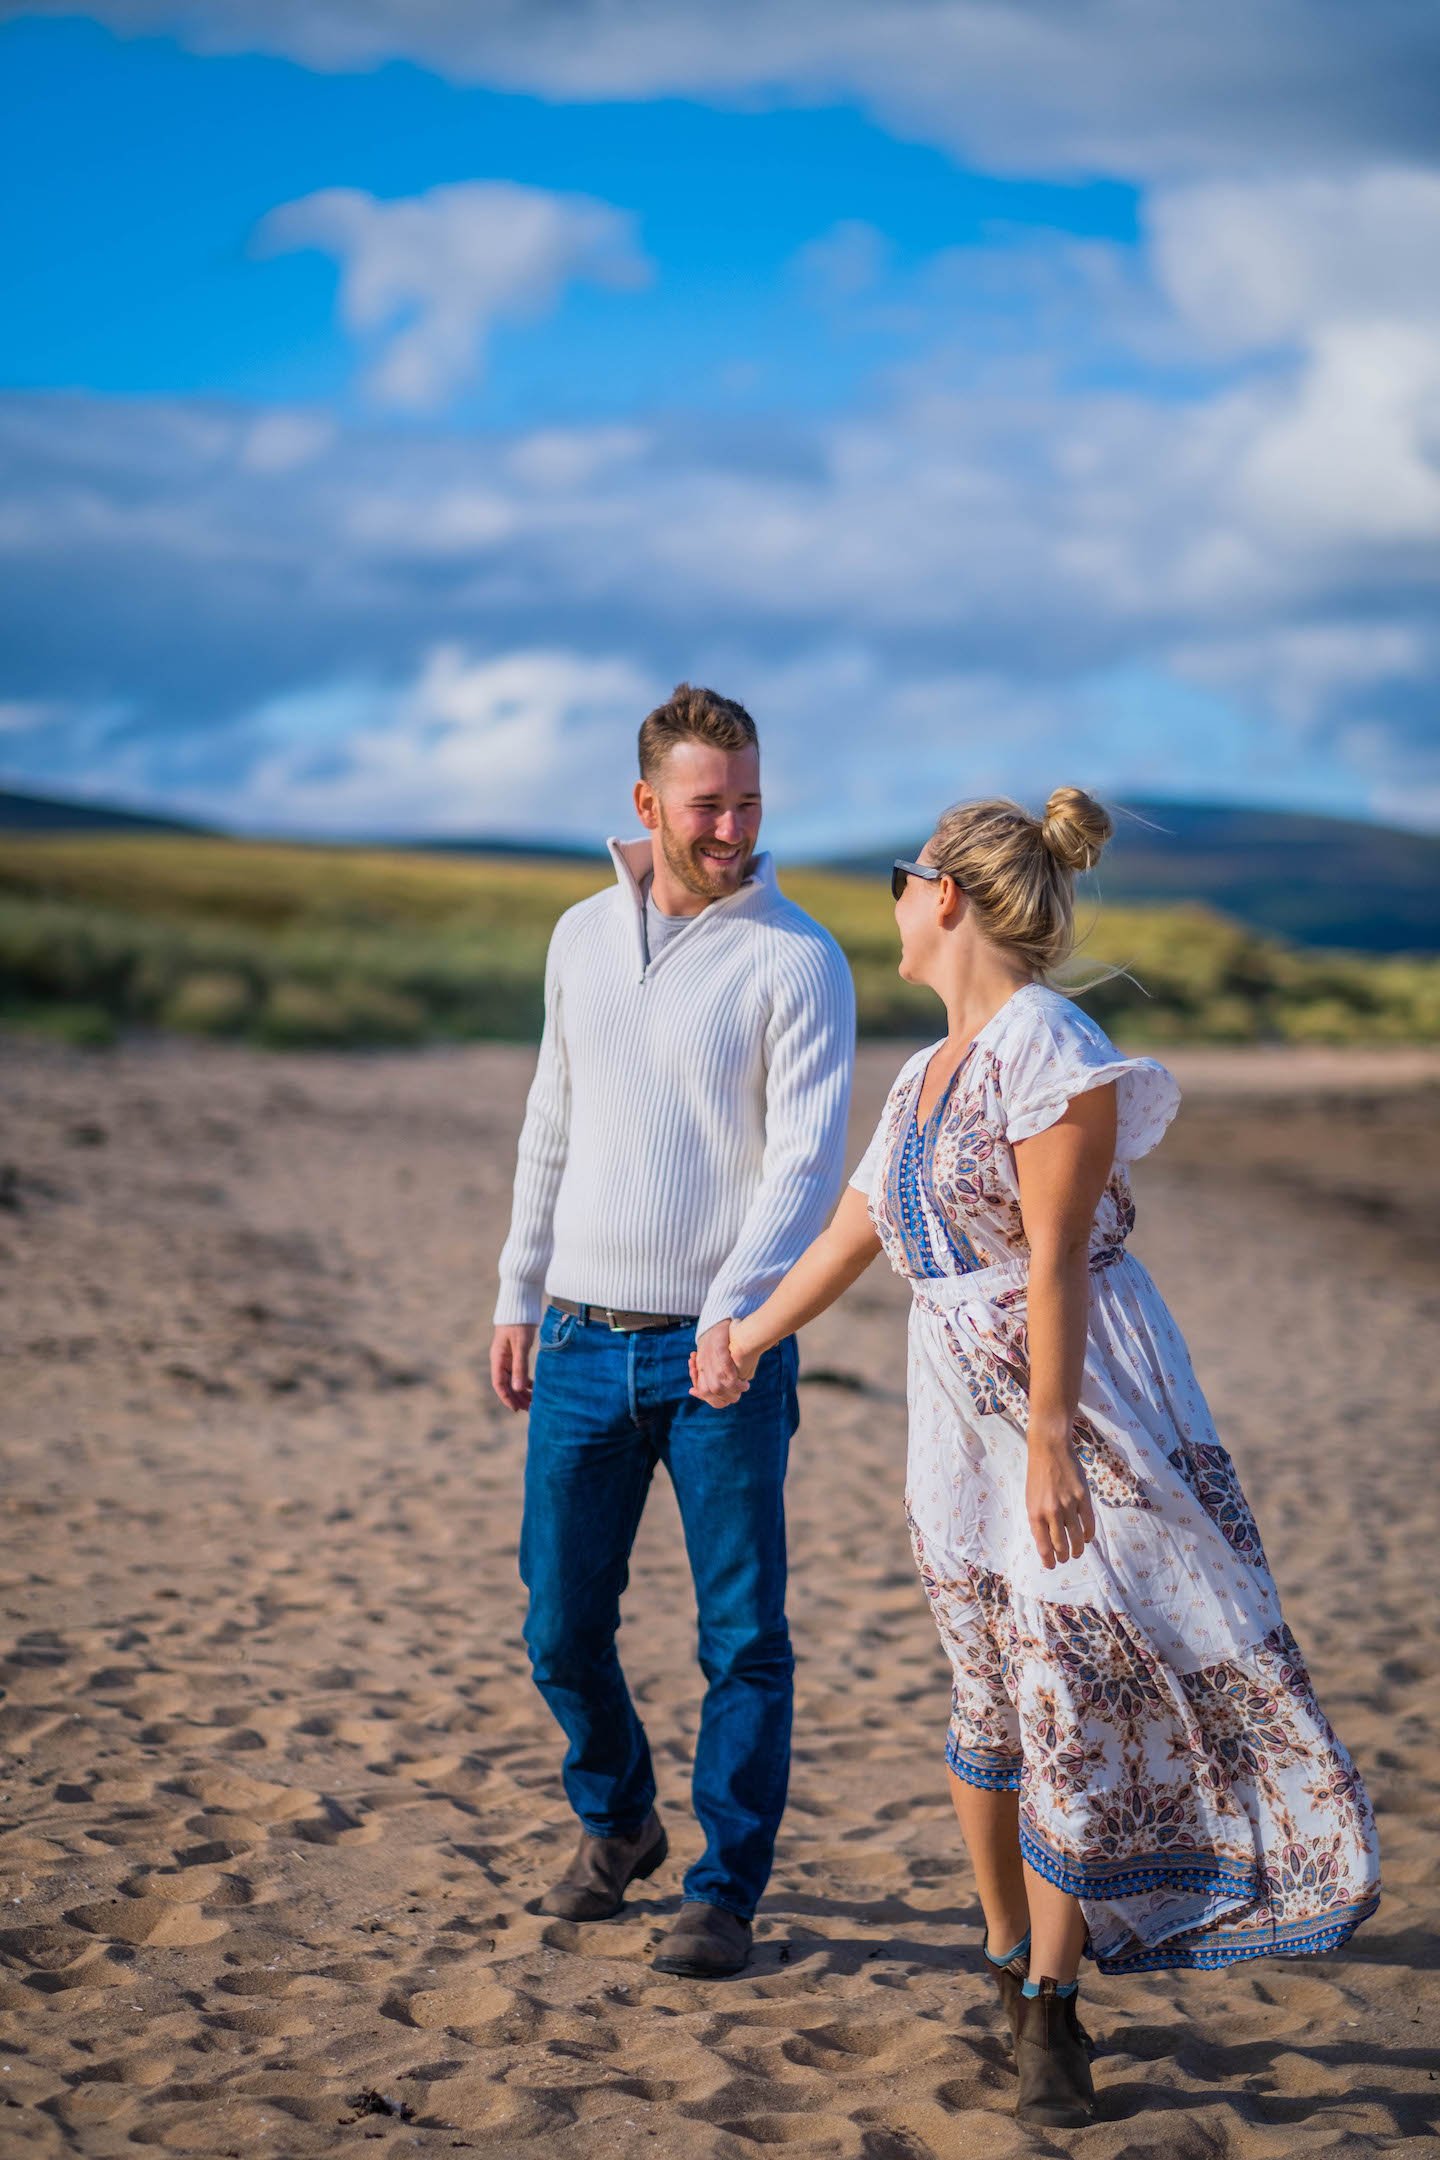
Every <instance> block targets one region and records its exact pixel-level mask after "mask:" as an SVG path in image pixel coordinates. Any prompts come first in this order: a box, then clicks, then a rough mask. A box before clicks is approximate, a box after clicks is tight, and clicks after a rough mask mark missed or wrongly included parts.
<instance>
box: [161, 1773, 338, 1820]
mask: <svg viewBox="0 0 1440 2160" xmlns="http://www.w3.org/2000/svg"><path fill="white" fill-rule="evenodd" d="M167 1790H169V1791H172V1792H182V1793H185V1794H187V1795H188V1796H189V1798H190V1799H192V1800H198V1801H199V1802H200V1805H201V1806H202V1807H203V1808H204V1809H205V1811H206V1813H207V1814H210V1815H239V1816H245V1817H248V1818H249V1819H250V1820H251V1821H253V1822H256V1823H261V1824H265V1825H268V1824H270V1823H272V1822H284V1821H285V1820H287V1818H288V1817H290V1816H292V1815H303V1814H304V1813H305V1811H306V1809H307V1808H313V1807H316V1806H318V1805H319V1802H320V1795H319V1793H317V1792H311V1791H310V1790H309V1789H308V1788H307V1787H306V1786H303V1785H274V1784H271V1783H269V1782H268V1781H267V1780H265V1779H264V1778H249V1777H242V1776H240V1775H239V1774H238V1773H236V1772H228V1771H226V1772H218V1771H202V1772H197V1773H196V1774H194V1775H192V1776H189V1777H180V1778H176V1779H175V1780H174V1782H173V1783H172V1784H171V1785H170V1786H168V1787H167Z"/></svg>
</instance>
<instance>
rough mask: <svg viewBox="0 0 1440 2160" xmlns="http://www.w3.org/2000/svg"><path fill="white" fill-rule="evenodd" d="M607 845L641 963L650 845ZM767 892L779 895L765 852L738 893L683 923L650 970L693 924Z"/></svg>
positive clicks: (756, 859)
mask: <svg viewBox="0 0 1440 2160" xmlns="http://www.w3.org/2000/svg"><path fill="white" fill-rule="evenodd" d="M606 846H607V847H608V848H609V850H610V859H611V861H612V862H613V863H614V865H615V878H616V883H617V885H618V887H619V890H620V892H621V893H622V894H623V895H625V896H627V897H628V900H629V904H630V907H631V910H632V912H633V914H634V918H635V929H636V934H637V937H638V938H639V941H640V953H641V956H642V961H643V956H644V952H645V924H644V913H645V889H644V885H643V883H642V880H643V879H644V878H646V877H647V876H648V875H649V873H650V868H651V865H652V863H653V862H654V856H653V855H652V853H651V850H650V842H649V840H648V838H647V839H641V840H614V839H612V840H608V841H607V842H606ZM767 891H768V892H769V893H778V891H779V885H778V882H777V880H776V877H775V858H774V856H773V855H771V854H770V853H769V852H768V851H762V852H761V853H760V854H758V855H756V856H755V857H754V859H753V861H752V862H751V865H750V875H749V877H747V878H746V880H745V882H744V884H743V885H742V886H741V887H740V888H739V890H738V891H736V892H733V893H728V894H727V895H726V897H725V898H724V899H723V900H712V901H711V902H710V905H709V906H708V907H703V908H701V910H700V913H699V914H698V915H696V916H693V917H692V918H691V921H690V922H689V923H687V924H686V926H685V929H684V930H682V931H681V932H680V934H679V936H678V937H676V938H673V939H672V940H671V942H670V943H669V944H668V945H666V946H665V947H664V948H663V950H662V951H660V952H659V953H657V954H656V956H655V958H654V960H652V961H651V963H650V965H651V967H652V968H653V967H657V966H658V965H659V964H660V962H661V961H662V960H663V959H664V958H665V955H666V953H669V952H673V951H674V950H675V947H676V946H677V945H678V944H679V943H680V941H681V939H682V938H684V937H686V936H688V934H689V932H690V931H691V930H692V929H693V928H694V926H695V924H697V923H703V922H706V921H708V920H709V918H710V917H711V916H712V915H719V914H728V913H729V912H730V910H731V909H732V908H735V907H739V906H740V905H742V904H743V903H744V902H745V901H747V900H753V899H755V898H756V896H757V894H759V893H762V892H767Z"/></svg>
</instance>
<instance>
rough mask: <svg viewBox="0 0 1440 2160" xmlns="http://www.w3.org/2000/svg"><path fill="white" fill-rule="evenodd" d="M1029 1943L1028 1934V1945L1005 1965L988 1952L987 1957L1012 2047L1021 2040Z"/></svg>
mask: <svg viewBox="0 0 1440 2160" xmlns="http://www.w3.org/2000/svg"><path fill="white" fill-rule="evenodd" d="M1029 1944H1030V1938H1029V1936H1028V1935H1027V1936H1026V1938H1025V1945H1026V1947H1025V1948H1024V1949H1023V1950H1019V1951H1017V1952H1016V1954H1015V1956H1014V1957H1012V1958H1011V1959H1010V1961H1009V1963H1008V1964H1005V1965H997V1964H996V1963H995V1960H994V1958H992V1957H990V1956H989V1955H988V1954H987V1955H986V1958H985V1970H986V1972H988V1973H989V1975H990V1977H991V1979H992V1980H993V1981H994V1982H995V1985H996V1987H997V1988H998V1989H999V1991H1000V2007H1001V2009H1002V2010H1003V2011H1004V2013H1005V2025H1006V2029H1007V2031H1008V2032H1009V2034H1010V2045H1011V2047H1012V2048H1014V2047H1016V2046H1018V2044H1019V2040H1020V2008H1021V2004H1022V2003H1023V2002H1024V1999H1025V1998H1024V1995H1023V1993H1022V1992H1021V1991H1022V1989H1023V1987H1024V1985H1025V1982H1026V1981H1027V1980H1028V1979H1029V1977H1030V1949H1029Z"/></svg>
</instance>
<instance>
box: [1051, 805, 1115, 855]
mask: <svg viewBox="0 0 1440 2160" xmlns="http://www.w3.org/2000/svg"><path fill="white" fill-rule="evenodd" d="M1114 830H1115V822H1114V819H1113V818H1112V817H1111V815H1110V813H1109V811H1108V810H1107V809H1106V808H1105V807H1104V805H1103V804H1102V803H1098V802H1096V800H1095V798H1094V796H1093V795H1087V794H1086V793H1085V790H1084V789H1083V788H1078V787H1059V788H1056V790H1055V792H1054V794H1053V795H1052V796H1051V797H1050V800H1049V801H1048V802H1047V803H1046V805H1045V815H1044V817H1043V818H1042V819H1041V820H1040V837H1041V839H1042V840H1043V841H1044V843H1045V845H1046V847H1047V848H1048V849H1049V850H1050V853H1051V854H1052V855H1053V856H1054V857H1055V859H1056V861H1057V862H1061V863H1063V864H1064V865H1065V868H1066V869H1067V870H1093V869H1094V867H1095V865H1096V863H1097V862H1099V860H1100V856H1101V853H1102V851H1103V849H1104V846H1105V843H1106V841H1107V840H1108V839H1109V838H1110V835H1111V834H1112V833H1113V832H1114Z"/></svg>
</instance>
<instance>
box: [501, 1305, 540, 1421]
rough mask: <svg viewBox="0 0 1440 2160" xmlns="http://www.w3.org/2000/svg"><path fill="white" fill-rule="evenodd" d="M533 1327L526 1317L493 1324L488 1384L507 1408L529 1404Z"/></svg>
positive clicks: (511, 1408)
mask: <svg viewBox="0 0 1440 2160" xmlns="http://www.w3.org/2000/svg"><path fill="white" fill-rule="evenodd" d="M534 1343H535V1327H534V1323H533V1322H530V1321H514V1322H512V1323H511V1325H510V1326H509V1327H497V1328H496V1330H495V1334H494V1337H493V1339H492V1341H491V1344H490V1385H491V1387H493V1388H494V1390H495V1393H496V1394H497V1395H498V1396H499V1398H500V1400H501V1402H502V1403H504V1405H505V1407H506V1409H507V1410H528V1409H529V1407H530V1396H531V1392H532V1390H531V1386H530V1352H531V1350H532V1348H533V1347H534Z"/></svg>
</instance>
